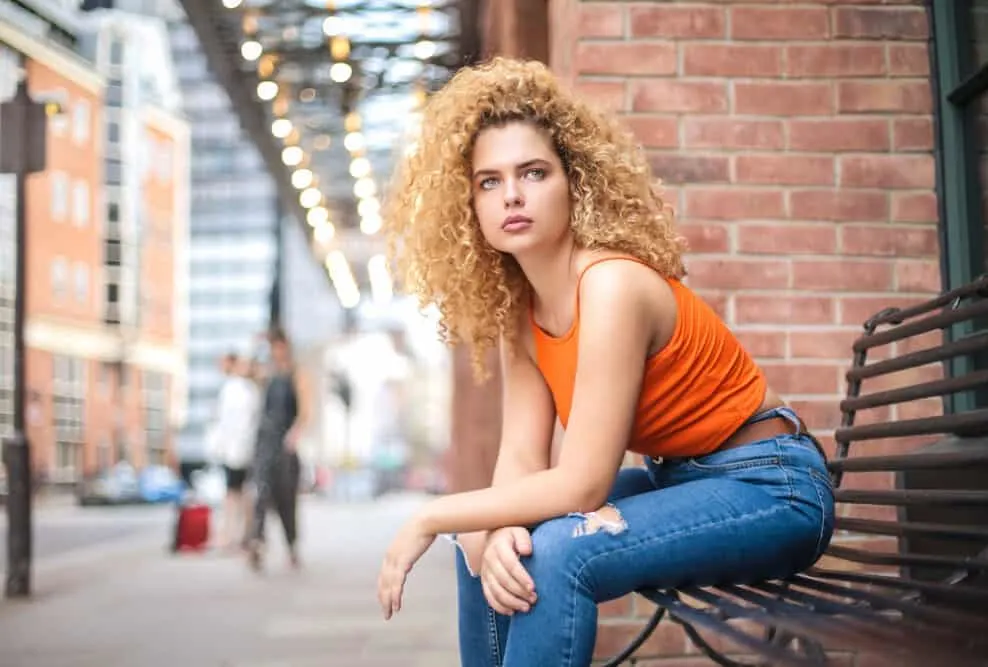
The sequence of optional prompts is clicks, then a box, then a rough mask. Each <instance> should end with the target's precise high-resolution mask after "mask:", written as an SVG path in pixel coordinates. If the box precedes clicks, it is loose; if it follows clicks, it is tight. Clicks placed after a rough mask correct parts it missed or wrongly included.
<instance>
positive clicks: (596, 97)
mask: <svg viewBox="0 0 988 667" xmlns="http://www.w3.org/2000/svg"><path fill="white" fill-rule="evenodd" d="M574 92H575V93H576V94H577V95H579V96H580V97H582V98H583V99H585V100H587V101H588V102H590V103H591V104H596V105H597V106H599V107H601V108H603V109H607V110H609V111H624V109H625V85H624V82H623V81H622V82H619V81H587V80H586V79H584V80H582V81H578V82H577V83H576V85H575V86H574Z"/></svg>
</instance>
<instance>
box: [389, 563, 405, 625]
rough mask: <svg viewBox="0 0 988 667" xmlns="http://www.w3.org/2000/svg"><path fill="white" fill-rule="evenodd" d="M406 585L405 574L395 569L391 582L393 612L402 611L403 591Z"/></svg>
mask: <svg viewBox="0 0 988 667" xmlns="http://www.w3.org/2000/svg"><path fill="white" fill-rule="evenodd" d="M404 587H405V575H404V574H402V573H401V572H400V571H397V570H396V571H395V573H394V578H393V579H392V582H391V614H392V615H394V614H397V613H398V612H399V611H401V593H402V589H403V588H404Z"/></svg>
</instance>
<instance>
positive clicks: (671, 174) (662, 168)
mask: <svg viewBox="0 0 988 667" xmlns="http://www.w3.org/2000/svg"><path fill="white" fill-rule="evenodd" d="M648 161H649V164H650V165H651V167H652V172H653V173H654V174H656V175H657V176H659V177H660V178H661V179H662V180H663V181H665V182H667V183H726V182H727V181H728V180H729V179H730V165H729V158H728V157H727V156H726V155H692V154H691V155H683V154H680V153H652V154H651V155H649V157H648Z"/></svg>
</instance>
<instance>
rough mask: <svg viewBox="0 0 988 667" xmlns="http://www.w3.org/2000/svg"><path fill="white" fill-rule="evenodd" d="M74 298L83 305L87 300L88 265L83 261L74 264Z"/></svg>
mask: <svg viewBox="0 0 988 667" xmlns="http://www.w3.org/2000/svg"><path fill="white" fill-rule="evenodd" d="M74 278H75V279H74V283H75V300H76V301H77V302H79V303H80V304H83V305H85V304H86V302H87V301H88V300H89V266H88V265H86V264H84V263H83V262H76V265H75V276H74Z"/></svg>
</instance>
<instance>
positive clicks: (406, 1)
mask: <svg viewBox="0 0 988 667" xmlns="http://www.w3.org/2000/svg"><path fill="white" fill-rule="evenodd" d="M180 2H181V5H182V7H183V8H184V9H185V12H186V13H187V15H188V18H189V22H190V24H191V26H192V28H193V30H194V31H195V32H196V34H197V36H198V37H199V40H200V41H201V43H202V45H203V49H204V52H205V54H206V58H207V61H208V63H209V66H210V67H211V69H212V70H213V71H214V72H215V74H216V76H217V79H218V80H219V81H220V83H221V85H222V86H223V87H224V88H225V89H226V91H227V93H228V94H229V95H230V98H231V100H232V102H233V107H234V109H235V111H236V113H237V114H238V115H239V118H240V122H241V124H242V126H243V127H244V129H245V130H246V132H247V133H248V134H249V136H250V137H251V138H252V139H253V140H254V141H255V143H256V144H257V147H258V149H259V151H260V154H261V156H262V158H263V160H264V163H265V165H266V166H267V169H268V171H269V172H270V173H271V175H272V177H273V178H274V180H275V182H276V184H277V191H278V194H279V197H280V199H281V201H282V202H283V206H284V208H285V210H286V211H287V212H289V213H291V214H293V216H294V217H295V218H297V219H298V220H300V221H303V222H304V221H308V223H309V224H305V225H304V227H305V229H306V230H307V233H308V235H309V238H310V239H311V240H312V245H313V248H314V251H315V252H316V253H317V254H318V255H320V256H321V255H325V254H326V253H327V252H329V250H330V249H331V248H342V249H343V250H344V252H345V253H347V254H349V253H350V251H349V250H347V248H348V247H352V248H358V249H359V250H355V251H354V252H357V253H358V254H361V255H363V254H365V252H366V251H367V248H368V247H379V246H380V244H379V243H377V242H376V241H375V237H376V236H378V234H377V233H376V229H377V228H378V227H379V220H378V219H376V218H375V210H376V208H377V207H378V206H379V199H378V198H379V197H380V194H381V190H382V188H383V186H384V185H385V183H386V181H387V179H388V178H389V177H390V174H391V172H392V169H393V165H394V158H395V156H396V154H397V152H398V151H400V150H402V136H403V132H404V131H405V129H406V128H407V127H408V124H409V122H411V121H412V120H413V114H414V113H415V110H416V109H417V107H418V105H420V104H421V103H422V101H424V99H425V97H426V96H427V95H428V94H429V93H430V92H432V91H434V90H436V89H438V88H439V87H440V86H442V85H443V84H444V83H445V82H446V81H447V80H448V78H449V77H450V76H451V75H452V73H453V72H454V71H455V70H456V68H458V67H459V66H460V65H461V64H463V63H464V62H470V61H472V60H473V59H475V57H476V53H477V51H478V46H477V45H478V26H477V16H478V9H477V2H478V0H337V1H336V2H314V1H311V0H310V1H306V0H246V1H244V0H209V1H204V0H180ZM259 85H260V87H259ZM286 149H288V151H286ZM299 172H302V173H299ZM310 181H311V182H310ZM306 191H309V192H306ZM303 193H304V194H303ZM300 198H301V200H300ZM368 200H369V201H368ZM362 202H363V203H362ZM313 209H323V210H316V211H313ZM361 223H363V224H361ZM327 228H328V229H327ZM358 229H362V230H363V233H361V232H360V231H357V230H358ZM358 237H359V238H358ZM347 238H349V239H350V241H347V240H346V239H347Z"/></svg>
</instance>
